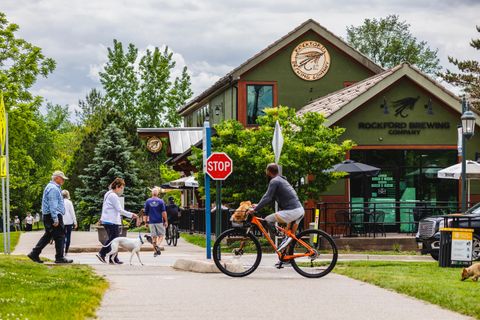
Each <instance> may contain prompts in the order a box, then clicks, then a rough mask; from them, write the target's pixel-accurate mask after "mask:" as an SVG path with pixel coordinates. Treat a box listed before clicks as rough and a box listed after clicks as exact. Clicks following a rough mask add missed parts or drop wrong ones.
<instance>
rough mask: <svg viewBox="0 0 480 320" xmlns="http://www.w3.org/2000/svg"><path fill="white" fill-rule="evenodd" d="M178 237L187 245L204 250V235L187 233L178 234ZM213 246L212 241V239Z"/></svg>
mask: <svg viewBox="0 0 480 320" xmlns="http://www.w3.org/2000/svg"><path fill="white" fill-rule="evenodd" d="M180 237H182V239H183V240H185V241H187V242H188V243H191V244H194V245H196V246H199V247H202V248H205V235H204V234H195V233H194V234H189V233H188V232H180ZM212 246H213V239H212Z"/></svg>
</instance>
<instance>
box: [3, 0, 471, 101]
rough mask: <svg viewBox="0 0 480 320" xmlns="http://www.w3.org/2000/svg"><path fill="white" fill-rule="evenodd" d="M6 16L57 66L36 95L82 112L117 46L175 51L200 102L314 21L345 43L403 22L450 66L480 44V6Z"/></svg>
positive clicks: (354, 3)
mask: <svg viewBox="0 0 480 320" xmlns="http://www.w3.org/2000/svg"><path fill="white" fill-rule="evenodd" d="M2 11H3V12H5V13H6V14H7V18H8V19H9V20H10V21H11V22H15V23H17V24H19V25H20V27H21V29H20V31H19V32H18V36H20V37H23V38H25V39H26V40H27V41H29V42H31V43H33V44H35V45H38V46H39V47H41V48H42V49H43V52H44V54H45V55H46V56H48V57H52V58H54V59H55V60H56V61H57V69H56V70H55V72H54V74H52V75H51V76H49V78H48V79H41V80H39V81H38V83H37V84H36V85H35V90H37V92H40V91H41V89H43V91H41V92H44V94H45V97H46V98H47V99H48V100H50V101H52V102H55V103H60V104H72V105H74V104H76V103H77V101H78V99H83V98H84V96H85V94H86V92H88V91H89V89H90V88H94V87H99V81H98V71H100V70H102V68H103V66H104V63H105V62H106V60H107V48H108V47H111V46H112V44H113V39H118V40H119V41H121V42H122V43H124V44H127V43H130V42H131V43H134V44H135V45H136V46H137V47H138V48H143V49H142V50H145V49H146V48H147V47H151V48H153V47H155V46H158V47H160V46H164V45H168V46H169V48H171V49H172V51H173V52H174V59H175V61H177V67H176V68H175V72H174V74H175V75H178V74H179V72H181V69H182V68H183V66H184V65H187V67H188V68H189V72H190V74H191V77H192V88H193V90H194V92H195V93H196V94H198V93H200V92H201V91H203V90H204V89H206V88H207V87H209V86H210V85H212V84H213V83H214V82H215V81H216V80H218V79H219V78H220V77H222V76H223V75H225V74H226V73H227V72H229V71H230V70H232V69H233V68H234V67H236V66H238V65H240V64H241V63H242V62H244V61H245V60H247V59H248V58H250V57H251V56H252V55H254V54H255V53H257V52H259V51H260V50H262V49H263V48H265V47H266V46H267V45H269V44H271V43H272V42H274V41H276V40H277V39H278V38H280V37H281V36H283V35H285V34H286V33H287V32H289V31H291V30H292V29H293V28H295V27H296V26H298V25H299V24H300V23H302V22H303V21H305V20H307V19H309V18H313V19H315V20H316V21H318V22H319V23H320V24H322V25H323V26H324V27H326V28H327V29H329V30H330V31H332V32H333V33H335V34H337V35H339V36H341V37H344V36H345V34H346V32H345V27H346V26H347V25H359V24H361V23H362V21H363V20H364V19H365V18H375V17H377V18H379V17H385V16H386V15H388V14H399V15H400V18H401V19H404V20H407V22H408V23H410V24H411V30H412V32H413V33H414V34H415V36H417V37H418V39H420V40H425V41H427V42H428V44H429V45H430V47H432V48H438V49H439V57H440V59H441V62H442V64H443V65H444V66H448V65H449V64H448V61H447V56H449V55H450V56H455V57H460V58H477V59H478V52H475V50H473V49H471V48H470V47H469V45H468V43H469V41H470V39H472V38H474V37H478V33H477V32H476V31H475V24H478V12H480V2H479V1H476V0H457V1H453V2H452V1H446V0H425V1H418V0H392V1H381V0H346V1H340V2H339V1H336V0H323V1H317V2H315V1H313V2H312V1H307V0H298V1H291V0H288V1H287V0H264V1H256V0H244V1H237V2H234V1H220V0H210V1H205V0H202V1H200V0H190V1H188V0H175V1H171V0H139V1H136V2H133V1H126V0H123V1H119V0H102V1H84V0H70V1H64V0H41V1H40V0H36V1H34V0H2ZM68 86H70V88H68ZM52 88H55V89H56V90H52ZM65 92H67V93H65Z"/></svg>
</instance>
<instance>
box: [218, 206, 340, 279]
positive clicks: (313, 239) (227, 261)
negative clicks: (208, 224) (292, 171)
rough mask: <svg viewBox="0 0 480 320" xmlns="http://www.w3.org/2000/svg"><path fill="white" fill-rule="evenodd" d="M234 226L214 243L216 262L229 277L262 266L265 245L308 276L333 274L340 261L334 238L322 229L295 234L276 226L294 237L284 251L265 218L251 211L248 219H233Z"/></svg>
mask: <svg viewBox="0 0 480 320" xmlns="http://www.w3.org/2000/svg"><path fill="white" fill-rule="evenodd" d="M232 226H233V228H232V229H229V230H227V231H225V232H223V233H222V234H220V236H219V237H218V239H216V241H215V243H214V245H213V260H214V261H215V265H216V266H217V267H218V269H220V271H222V272H223V273H224V274H226V275H228V276H231V277H245V276H247V275H249V274H251V273H252V272H253V271H255V269H257V267H258V266H259V265H260V261H261V259H262V248H264V249H269V248H270V247H271V248H272V249H273V251H274V252H276V253H277V255H278V258H279V259H280V261H282V262H284V263H286V262H290V263H291V265H292V267H293V269H295V271H297V272H298V273H299V274H301V275H302V276H304V277H307V278H320V277H323V276H325V275H327V274H328V273H330V271H332V270H333V268H334V267H335V264H336V263H337V258H338V251H337V246H336V244H335V241H333V238H332V237H331V236H330V235H329V234H328V233H326V232H324V231H322V230H314V229H308V230H305V231H302V232H300V233H298V234H297V235H295V234H293V233H292V232H291V231H290V230H286V229H284V228H281V227H278V226H277V227H276V229H277V230H276V231H277V232H281V233H283V234H284V235H285V236H287V237H291V238H292V241H291V243H290V244H289V245H288V246H287V247H286V248H285V249H284V250H282V251H278V250H277V247H276V245H275V243H274V242H273V240H272V238H271V237H270V235H269V233H268V232H267V231H266V221H265V220H264V219H262V218H259V217H256V216H255V215H253V214H251V213H249V214H248V215H247V219H246V221H244V222H241V223H234V222H232ZM258 231H260V233H261V234H263V236H264V239H263V238H261V239H260V240H259V239H258V238H257V237H256V236H255V233H257V234H258ZM261 234H260V236H261ZM268 245H270V247H269V246H268Z"/></svg>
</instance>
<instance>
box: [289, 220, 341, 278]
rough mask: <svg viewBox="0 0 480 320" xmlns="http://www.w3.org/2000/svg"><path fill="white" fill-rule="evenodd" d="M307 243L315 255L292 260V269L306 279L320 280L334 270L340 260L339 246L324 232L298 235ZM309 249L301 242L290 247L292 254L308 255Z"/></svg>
mask: <svg viewBox="0 0 480 320" xmlns="http://www.w3.org/2000/svg"><path fill="white" fill-rule="evenodd" d="M297 238H298V239H301V240H302V241H304V242H305V243H307V244H308V245H309V246H310V247H312V249H314V250H315V254H314V255H313V256H309V257H300V258H296V259H294V260H292V267H293V268H294V269H295V271H297V272H298V273H299V274H301V275H302V276H304V277H307V278H320V277H323V276H325V275H327V274H328V273H330V271H332V270H333V268H334V267H335V264H336V263H337V259H338V251H337V245H336V244H335V242H334V241H333V239H332V237H331V236H330V235H329V234H328V233H326V232H324V231H322V230H312V229H309V230H305V231H303V232H301V233H299V234H298V235H297ZM307 252H308V249H307V248H306V247H305V246H303V245H302V244H301V243H300V242H298V241H294V242H292V244H291V245H290V247H289V253H290V254H303V253H307Z"/></svg>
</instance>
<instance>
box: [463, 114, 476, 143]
mask: <svg viewBox="0 0 480 320" xmlns="http://www.w3.org/2000/svg"><path fill="white" fill-rule="evenodd" d="M462 133H463V135H464V136H465V138H467V139H470V138H471V137H472V136H473V134H474V133H475V115H474V114H473V112H472V111H470V110H467V111H465V112H464V113H463V114H462Z"/></svg>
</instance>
